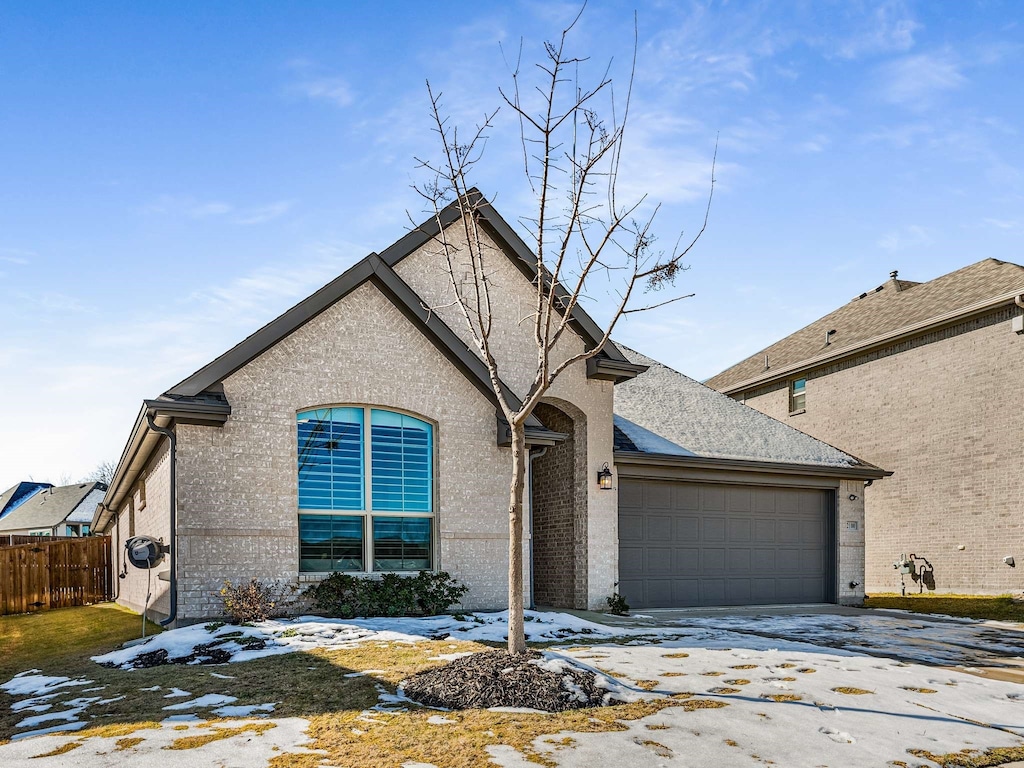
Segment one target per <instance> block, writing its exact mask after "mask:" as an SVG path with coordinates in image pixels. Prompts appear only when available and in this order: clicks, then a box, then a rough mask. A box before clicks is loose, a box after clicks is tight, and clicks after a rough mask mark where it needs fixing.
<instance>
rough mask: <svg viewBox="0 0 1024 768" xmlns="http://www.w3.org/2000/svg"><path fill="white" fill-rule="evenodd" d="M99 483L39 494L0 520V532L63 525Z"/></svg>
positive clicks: (51, 489)
mask: <svg viewBox="0 0 1024 768" xmlns="http://www.w3.org/2000/svg"><path fill="white" fill-rule="evenodd" d="M97 486H100V487H103V485H102V483H75V484H74V485H63V486H60V487H58V488H47V489H46V490H44V491H40V492H39V493H37V494H35V495H34V496H32V497H31V498H29V499H28V500H27V501H25V502H24V503H22V504H21V505H20V506H19V507H17V508H16V509H14V510H12V511H11V512H10V514H8V515H5V516H4V517H3V519H0V531H20V530H26V529H29V528H33V529H36V528H39V529H42V528H53V527H54V526H55V525H60V524H61V523H62V522H64V521H65V520H66V519H67V518H68V516H69V515H71V513H72V512H74V511H75V509H77V508H78V506H79V505H80V504H81V503H82V502H83V501H85V499H86V497H87V496H88V495H89V494H90V493H91V492H92V491H93V490H96V487H97Z"/></svg>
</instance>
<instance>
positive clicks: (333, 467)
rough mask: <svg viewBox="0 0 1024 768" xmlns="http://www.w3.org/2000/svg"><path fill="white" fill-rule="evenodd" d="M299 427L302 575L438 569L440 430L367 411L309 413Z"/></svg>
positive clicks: (398, 416)
mask: <svg viewBox="0 0 1024 768" xmlns="http://www.w3.org/2000/svg"><path fill="white" fill-rule="evenodd" d="M367 425H369V429H367ZM297 426H298V430H297V431H298V446H297V450H298V474H299V570H300V571H302V572H305V573H322V572H328V571H418V570H429V569H432V568H433V540H434V536H433V528H434V526H433V513H434V488H433V478H434V440H433V427H431V425H430V424H428V423H427V422H425V421H422V420H421V419H417V418H414V417H412V416H408V415H406V414H404V413H397V412H395V411H386V410H382V409H380V408H365V407H359V406H357V407H352V406H345V407H338V408H316V409H313V410H308V411H301V412H300V413H299V414H298V425H297Z"/></svg>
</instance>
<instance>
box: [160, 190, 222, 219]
mask: <svg viewBox="0 0 1024 768" xmlns="http://www.w3.org/2000/svg"><path fill="white" fill-rule="evenodd" d="M234 209H235V207H234V206H233V205H231V204H230V203H225V202H224V201H222V200H197V199H195V198H193V197H178V196H175V195H161V196H160V197H158V198H157V199H156V200H155V201H153V202H152V203H149V204H148V205H146V206H145V207H144V208H143V211H144V212H145V213H150V214H157V215H163V216H184V217H187V218H190V219H206V218H209V217H211V216H224V215H226V214H229V213H231V212H232V211H233V210H234Z"/></svg>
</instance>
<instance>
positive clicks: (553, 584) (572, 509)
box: [531, 400, 587, 608]
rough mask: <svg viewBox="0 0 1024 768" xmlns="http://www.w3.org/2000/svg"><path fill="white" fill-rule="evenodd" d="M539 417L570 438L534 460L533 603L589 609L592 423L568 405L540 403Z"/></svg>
mask: <svg viewBox="0 0 1024 768" xmlns="http://www.w3.org/2000/svg"><path fill="white" fill-rule="evenodd" d="M534 415H536V416H537V418H538V419H540V421H541V422H542V423H543V424H544V426H545V427H547V428H548V429H551V430H554V431H555V432H561V433H563V434H565V435H567V437H566V439H565V440H564V441H562V442H560V443H557V444H556V445H553V446H548V447H547V448H546V449H542V450H536V451H534V453H533V456H532V464H531V467H532V471H531V496H532V504H531V523H532V547H531V549H532V560H533V562H532V566H533V570H532V573H533V603H534V605H538V606H545V607H551V608H586V607H587V486H586V475H587V422H586V416H585V415H584V414H583V412H582V411H580V410H579V409H578V408H575V407H574V406H572V405H570V404H569V403H566V402H564V401H557V400H556V401H546V402H542V403H540V404H538V405H537V407H536V409H535V410H534Z"/></svg>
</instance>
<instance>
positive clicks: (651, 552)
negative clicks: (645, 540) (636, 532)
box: [645, 547, 672, 576]
mask: <svg viewBox="0 0 1024 768" xmlns="http://www.w3.org/2000/svg"><path fill="white" fill-rule="evenodd" d="M645 565H646V566H647V573H648V574H650V575H653V576H662V575H664V576H671V575H672V547H647V558H646V563H645Z"/></svg>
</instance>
